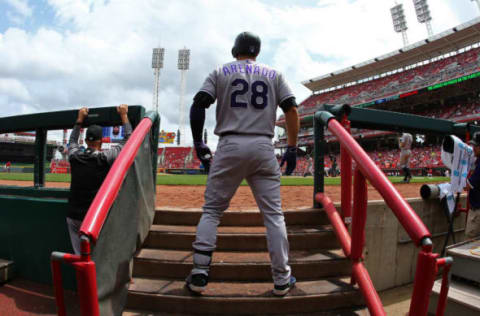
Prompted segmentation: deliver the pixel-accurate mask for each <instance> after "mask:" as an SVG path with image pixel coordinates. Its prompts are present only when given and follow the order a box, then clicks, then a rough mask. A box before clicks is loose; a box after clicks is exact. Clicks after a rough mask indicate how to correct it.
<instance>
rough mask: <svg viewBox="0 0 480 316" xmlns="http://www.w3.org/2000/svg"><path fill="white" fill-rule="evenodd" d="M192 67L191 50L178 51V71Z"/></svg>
mask: <svg viewBox="0 0 480 316" xmlns="http://www.w3.org/2000/svg"><path fill="white" fill-rule="evenodd" d="M189 66H190V50H189V49H186V48H184V49H179V50H178V69H180V70H188V67H189Z"/></svg>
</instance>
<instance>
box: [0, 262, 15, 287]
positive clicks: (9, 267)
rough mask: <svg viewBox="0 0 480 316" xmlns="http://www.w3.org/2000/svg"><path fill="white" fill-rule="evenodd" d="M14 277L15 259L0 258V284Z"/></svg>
mask: <svg viewBox="0 0 480 316" xmlns="http://www.w3.org/2000/svg"><path fill="white" fill-rule="evenodd" d="M11 279H13V261H9V260H4V259H0V284H2V283H5V282H8V281H10V280H11Z"/></svg>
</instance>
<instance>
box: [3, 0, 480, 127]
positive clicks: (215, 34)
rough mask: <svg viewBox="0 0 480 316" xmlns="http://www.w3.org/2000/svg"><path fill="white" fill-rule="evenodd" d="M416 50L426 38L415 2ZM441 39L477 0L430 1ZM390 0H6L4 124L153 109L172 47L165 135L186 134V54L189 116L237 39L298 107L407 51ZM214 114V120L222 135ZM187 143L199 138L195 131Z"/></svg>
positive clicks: (163, 90) (412, 34) (164, 92)
mask: <svg viewBox="0 0 480 316" xmlns="http://www.w3.org/2000/svg"><path fill="white" fill-rule="evenodd" d="M399 3H403V4H404V8H405V13H406V16H407V24H408V26H409V30H408V37H409V40H410V42H411V43H413V42H415V41H418V40H421V39H424V38H425V37H426V35H427V33H426V29H425V26H424V25H420V24H418V23H417V21H416V17H415V13H414V9H413V4H412V1H411V0H403V1H399ZM429 3H430V9H431V12H432V17H433V21H432V26H433V30H434V32H435V33H439V32H441V31H444V30H446V29H448V28H451V27H454V26H456V25H458V24H460V23H463V22H466V21H468V20H471V19H473V18H475V17H476V16H478V15H479V9H478V7H477V5H476V4H475V3H474V2H471V1H470V0H430V1H429ZM393 4H394V1H393V0H392V1H390V0H317V1H307V0H297V1H289V0H276V1H273V0H243V1H233V0H182V1H159V0H130V1H129V0H110V1H107V0H35V1H33V0H0V106H1V107H2V114H1V115H2V116H9V115H18V114H25V113H32V112H44V111H53V110H63V109H72V108H78V107H79V106H81V105H87V106H112V105H116V104H119V103H129V104H142V105H144V106H145V107H147V108H151V104H152V86H153V75H152V70H151V68H150V64H151V52H152V48H153V47H158V46H161V47H164V48H165V49H166V55H165V67H164V69H162V72H161V76H160V93H159V95H160V112H161V115H162V128H163V129H165V130H168V131H176V130H177V128H178V120H179V116H180V115H179V113H178V104H179V99H180V98H179V91H180V89H179V87H180V86H179V85H180V82H179V80H180V74H179V71H178V70H177V69H176V58H177V51H178V49H180V48H183V47H184V46H186V47H188V48H190V49H191V65H190V70H189V71H188V72H187V90H186V96H185V100H187V104H186V105H187V109H188V107H189V105H190V102H191V99H192V97H193V95H194V94H195V93H196V91H197V90H198V89H199V87H200V85H201V84H202V82H203V80H204V78H205V77H206V76H207V75H208V73H209V72H210V71H211V70H212V69H213V68H214V67H216V66H217V65H219V64H221V63H225V62H229V61H231V60H232V57H231V55H230V50H231V47H232V44H233V40H234V38H235V36H236V35H237V34H238V33H240V32H242V31H245V30H249V31H253V32H255V33H257V34H258V35H259V36H260V37H261V38H262V51H261V53H260V56H259V58H258V60H259V61H260V62H263V63H267V64H270V65H271V66H273V67H275V68H277V69H278V70H279V71H281V72H283V73H284V74H285V77H286V78H287V80H288V81H289V83H290V85H291V87H292V89H293V91H294V93H295V94H296V96H297V99H298V101H299V102H300V101H302V100H303V99H305V98H306V97H308V95H309V94H310V93H311V91H309V90H308V89H306V88H305V87H304V86H303V85H302V84H301V81H303V80H306V79H310V78H313V77H317V76H321V75H323V74H325V73H329V72H332V71H335V70H338V69H341V68H344V67H348V66H351V65H353V64H356V63H359V62H363V61H365V60H367V59H371V58H374V57H376V56H379V55H382V54H385V53H388V52H391V51H393V50H395V49H398V48H400V47H401V46H402V38H401V36H400V35H399V34H396V33H394V32H393V27H392V22H391V17H390V11H389V9H390V7H392V6H393ZM214 112H215V111H214V110H210V111H208V112H207V128H208V129H209V134H210V135H212V134H213V126H214V123H215V117H214ZM187 134H189V132H188V133H187Z"/></svg>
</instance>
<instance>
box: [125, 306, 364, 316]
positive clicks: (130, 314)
mask: <svg viewBox="0 0 480 316" xmlns="http://www.w3.org/2000/svg"><path fill="white" fill-rule="evenodd" d="M174 315H177V316H178V315H180V314H177V313H175V314H174ZM249 315H252V313H250V314H249ZM269 315H270V316H370V313H369V312H368V309H366V308H362V307H354V308H348V309H343V308H342V309H337V310H334V311H329V312H327V311H320V312H311V313H308V314H302V315H299V314H298V313H293V314H290V313H288V314H285V313H280V314H269ZM122 316H172V313H161V312H160V313H152V312H151V311H145V310H126V311H124V312H123V314H122ZM181 316H199V314H186V313H182V314H181ZM209 316H225V314H222V313H220V314H209Z"/></svg>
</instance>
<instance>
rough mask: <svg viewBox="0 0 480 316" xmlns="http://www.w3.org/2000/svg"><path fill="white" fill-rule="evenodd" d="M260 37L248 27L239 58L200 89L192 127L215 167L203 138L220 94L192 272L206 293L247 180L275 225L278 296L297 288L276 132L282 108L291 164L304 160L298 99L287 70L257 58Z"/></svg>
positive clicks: (236, 50)
mask: <svg viewBox="0 0 480 316" xmlns="http://www.w3.org/2000/svg"><path fill="white" fill-rule="evenodd" d="M260 45H261V44H260V38H259V37H258V36H256V35H254V34H252V33H250V32H243V33H240V34H239V35H238V36H237V38H236V40H235V44H234V47H233V48H232V55H233V57H235V58H236V61H233V62H230V63H227V64H224V65H222V66H220V67H218V68H217V69H215V70H214V71H213V72H212V73H211V74H210V75H209V76H208V77H207V79H206V80H205V82H204V84H203V86H202V88H201V89H200V91H199V92H198V93H197V94H196V95H195V97H194V101H193V105H192V107H191V109H190V125H191V127H192V135H193V139H194V145H195V149H196V152H197V156H198V157H199V159H200V160H201V161H202V163H203V164H204V165H205V166H210V160H211V152H210V149H209V148H208V147H207V146H206V145H205V144H204V142H203V141H202V130H203V125H204V121H205V109H206V108H208V107H209V106H210V105H211V104H212V103H214V102H215V100H217V106H216V121H217V122H216V127H215V134H216V135H218V136H219V137H220V139H219V143H218V146H217V151H216V153H215V158H214V159H213V161H212V165H211V168H210V170H209V175H208V180H207V187H206V190H205V204H204V206H203V214H202V217H201V219H200V222H199V224H198V226H197V234H196V239H195V241H194V242H193V249H194V256H193V265H194V266H193V269H192V271H191V273H190V275H189V276H188V277H187V280H186V286H187V287H188V289H189V290H190V291H193V292H195V293H201V292H203V291H204V290H205V287H206V285H207V283H208V273H209V268H210V263H211V260H212V253H213V251H214V250H215V248H216V241H217V226H218V224H219V223H220V218H221V216H222V214H223V212H224V211H225V210H226V209H227V208H228V206H229V204H230V200H231V199H232V197H233V195H234V194H235V191H236V190H237V188H238V186H239V185H240V183H241V182H242V180H243V179H246V180H247V182H248V184H249V186H250V188H251V189H252V192H253V195H254V196H255V200H256V202H257V205H258V207H259V209H260V211H261V212H262V214H263V219H264V224H265V226H266V228H267V245H268V250H269V253H270V259H271V265H272V275H273V283H274V288H273V294H274V295H277V296H283V295H285V294H287V293H288V291H289V290H290V289H291V288H292V287H293V286H294V284H295V281H296V280H295V278H294V277H293V276H292V275H291V270H290V266H289V265H288V253H289V245H288V239H287V231H286V226H285V220H284V216H283V212H282V209H281V198H280V176H281V172H280V167H279V165H278V161H277V159H276V157H275V153H274V147H273V144H272V138H273V136H274V127H275V119H276V112H277V106H280V108H281V109H282V110H283V111H284V113H285V119H286V125H287V133H288V138H287V139H288V145H289V147H288V149H287V151H286V154H285V155H286V156H287V157H286V158H287V159H286V160H287V166H288V165H290V167H292V165H295V164H296V155H297V152H296V142H297V135H298V129H299V125H300V124H299V118H298V112H297V104H296V102H295V97H294V95H293V93H292V91H291V90H290V88H289V86H288V84H287V82H286V81H285V79H284V77H283V75H282V74H281V73H279V72H278V71H277V70H275V69H273V68H271V67H269V66H267V65H264V64H260V63H258V62H256V57H257V55H258V53H259V52H260Z"/></svg>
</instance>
